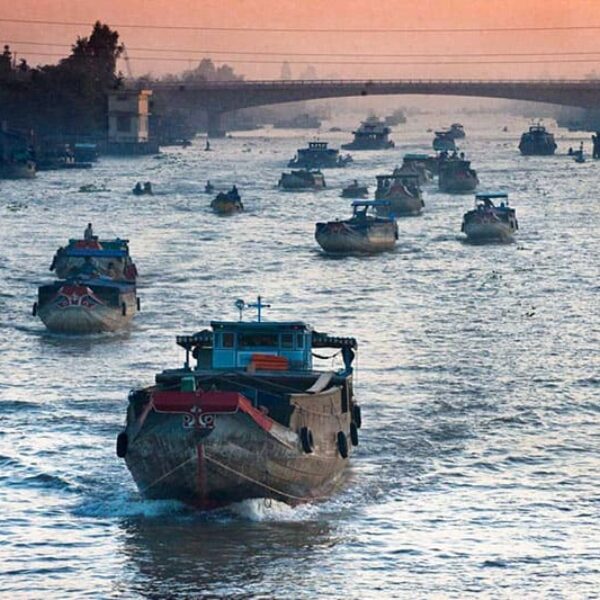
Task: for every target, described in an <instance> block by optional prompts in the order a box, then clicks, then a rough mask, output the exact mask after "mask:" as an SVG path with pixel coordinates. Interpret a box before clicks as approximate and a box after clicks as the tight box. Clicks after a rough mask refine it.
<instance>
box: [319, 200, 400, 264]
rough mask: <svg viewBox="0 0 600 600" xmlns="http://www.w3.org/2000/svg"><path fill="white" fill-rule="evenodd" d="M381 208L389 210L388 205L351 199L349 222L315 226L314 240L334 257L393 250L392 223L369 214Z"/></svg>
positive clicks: (394, 234)
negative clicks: (352, 200)
mask: <svg viewBox="0 0 600 600" xmlns="http://www.w3.org/2000/svg"><path fill="white" fill-rule="evenodd" d="M384 206H385V207H387V208H389V202H384V201H372V200H371V201H369V200H355V201H354V202H353V203H352V209H353V211H352V217H351V218H350V219H348V220H346V221H328V222H327V223H317V225H316V229H315V239H316V240H317V242H318V244H319V246H321V248H323V250H325V252H331V253H338V254H340V253H344V254H345V253H354V252H383V251H385V250H393V248H394V246H395V245H396V241H397V240H398V225H397V224H396V220H395V219H394V218H393V217H381V216H374V215H371V214H369V211H370V210H375V209H377V208H383V207H384Z"/></svg>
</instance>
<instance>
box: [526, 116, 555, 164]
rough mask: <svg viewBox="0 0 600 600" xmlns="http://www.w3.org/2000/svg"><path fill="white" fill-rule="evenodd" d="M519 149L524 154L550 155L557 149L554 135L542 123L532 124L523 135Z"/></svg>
mask: <svg viewBox="0 0 600 600" xmlns="http://www.w3.org/2000/svg"><path fill="white" fill-rule="evenodd" d="M519 150H520V152H521V154H523V156H550V155H552V154H554V152H555V151H556V142H555V141H554V135H553V134H551V133H550V132H549V131H547V130H546V128H545V127H544V126H543V125H541V124H540V123H538V124H536V125H532V126H531V127H530V128H529V131H526V132H525V133H524V134H523V135H522V136H521V141H520V142H519Z"/></svg>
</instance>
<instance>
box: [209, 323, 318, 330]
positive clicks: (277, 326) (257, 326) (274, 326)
mask: <svg viewBox="0 0 600 600" xmlns="http://www.w3.org/2000/svg"><path fill="white" fill-rule="evenodd" d="M210 326H211V327H212V328H213V329H232V330H240V329H252V330H254V331H273V330H277V331H279V330H281V329H304V330H308V331H312V327H311V326H310V325H309V324H308V323H305V322H304V321H260V322H259V321H211V322H210Z"/></svg>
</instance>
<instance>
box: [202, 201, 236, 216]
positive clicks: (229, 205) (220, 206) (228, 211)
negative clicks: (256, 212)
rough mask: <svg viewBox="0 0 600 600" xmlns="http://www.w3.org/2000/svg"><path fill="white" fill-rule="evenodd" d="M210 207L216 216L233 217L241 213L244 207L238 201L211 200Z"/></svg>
mask: <svg viewBox="0 0 600 600" xmlns="http://www.w3.org/2000/svg"><path fill="white" fill-rule="evenodd" d="M210 207H211V208H212V209H213V211H214V212H216V213H217V214H218V215H224V216H228V215H235V214H237V213H240V212H243V210H244V205H243V204H242V203H241V202H240V201H239V200H213V201H212V202H211V204H210Z"/></svg>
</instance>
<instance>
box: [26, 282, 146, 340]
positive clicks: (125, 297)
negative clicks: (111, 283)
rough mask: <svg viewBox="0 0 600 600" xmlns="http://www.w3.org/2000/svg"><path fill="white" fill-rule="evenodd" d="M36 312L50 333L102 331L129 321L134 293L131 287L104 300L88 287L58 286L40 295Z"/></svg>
mask: <svg viewBox="0 0 600 600" xmlns="http://www.w3.org/2000/svg"><path fill="white" fill-rule="evenodd" d="M67 288H68V289H67ZM65 290H66V291H65ZM36 312H37V315H38V316H39V317H40V319H41V320H42V322H43V323H44V325H45V326H46V327H47V328H48V329H49V330H50V331H52V332H54V333H69V334H90V333H104V332H109V331H117V330H119V329H122V328H123V327H125V326H127V325H128V324H129V323H130V321H131V319H133V317H134V315H135V314H136V312H137V297H136V293H135V291H127V292H124V293H120V294H118V297H117V298H116V299H114V300H113V301H111V302H107V301H106V300H104V299H103V298H102V297H101V294H100V295H98V294H97V293H96V292H94V291H93V290H92V289H90V288H89V287H86V286H77V285H71V286H62V287H61V288H59V289H58V290H57V293H56V294H55V295H54V296H52V297H51V298H49V299H45V300H42V299H41V297H40V302H39V305H36Z"/></svg>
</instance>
